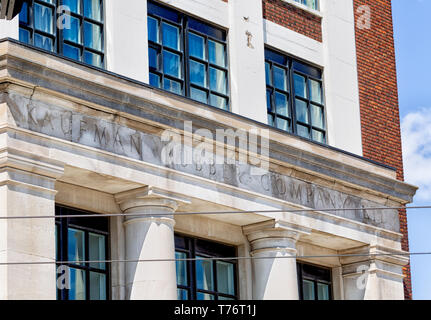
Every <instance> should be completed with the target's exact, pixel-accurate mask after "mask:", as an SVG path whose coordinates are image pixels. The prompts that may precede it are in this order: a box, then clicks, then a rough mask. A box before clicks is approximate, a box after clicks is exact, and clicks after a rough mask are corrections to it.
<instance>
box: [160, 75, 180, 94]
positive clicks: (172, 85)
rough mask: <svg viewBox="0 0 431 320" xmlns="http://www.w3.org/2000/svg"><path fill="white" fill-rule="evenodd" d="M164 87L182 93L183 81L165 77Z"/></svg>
mask: <svg viewBox="0 0 431 320" xmlns="http://www.w3.org/2000/svg"><path fill="white" fill-rule="evenodd" d="M163 88H164V89H165V90H168V91H170V92H173V93H176V94H181V91H182V90H181V83H179V82H177V81H173V80H170V79H168V78H165V79H164V80H163Z"/></svg>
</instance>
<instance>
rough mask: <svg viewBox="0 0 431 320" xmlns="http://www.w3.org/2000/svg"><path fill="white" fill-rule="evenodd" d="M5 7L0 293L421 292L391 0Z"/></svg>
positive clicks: (214, 296)
mask: <svg viewBox="0 0 431 320" xmlns="http://www.w3.org/2000/svg"><path fill="white" fill-rule="evenodd" d="M0 18H1V19H0V39H1V40H0V152H1V157H0V159H1V161H0V230H1V231H0V299H62V300H74V299H95V300H98V299H102V300H104V299H115V300H123V299H174V300H175V299H180V300H181V299H193V300H236V299H244V300H248V299H259V300H260V299H292V300H296V299H304V300H331V299H336V300H350V299H360V300H361V299H410V298H411V285H410V269H409V259H408V256H407V255H406V253H407V252H408V235H407V220H406V213H405V209H404V210H403V209H399V208H402V207H404V206H405V205H406V204H408V203H410V202H411V201H412V198H413V196H414V194H415V192H416V187H414V186H411V185H409V184H407V183H405V182H403V165H402V155H401V139H400V124H399V114H398V100H397V83H396V71H395V57H394V46H393V34H392V16H391V3H390V1H389V0H385V1H379V2H375V1H371V0H349V1H346V0H263V1H262V0H211V1H203V0H194V1H191V0H163V1H162V0H157V1H152V0H148V1H143V0H124V1H116V0H25V1H8V0H2V1H1V7H0Z"/></svg>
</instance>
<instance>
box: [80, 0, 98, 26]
mask: <svg viewBox="0 0 431 320" xmlns="http://www.w3.org/2000/svg"><path fill="white" fill-rule="evenodd" d="M84 16H86V17H87V18H90V19H93V20H98V21H102V9H101V1H100V0H84Z"/></svg>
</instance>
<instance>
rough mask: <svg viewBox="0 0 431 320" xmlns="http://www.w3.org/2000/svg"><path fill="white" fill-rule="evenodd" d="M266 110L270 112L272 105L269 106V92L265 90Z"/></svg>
mask: <svg viewBox="0 0 431 320" xmlns="http://www.w3.org/2000/svg"><path fill="white" fill-rule="evenodd" d="M266 109H267V110H268V112H271V110H272V105H271V90H268V89H267V90H266Z"/></svg>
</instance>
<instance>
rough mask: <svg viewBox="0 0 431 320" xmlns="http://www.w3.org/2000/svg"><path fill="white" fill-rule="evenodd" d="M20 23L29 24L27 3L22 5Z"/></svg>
mask: <svg viewBox="0 0 431 320" xmlns="http://www.w3.org/2000/svg"><path fill="white" fill-rule="evenodd" d="M19 21H20V22H22V23H26V24H27V23H28V5H27V2H24V3H23V4H22V8H21V12H20V13H19Z"/></svg>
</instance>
